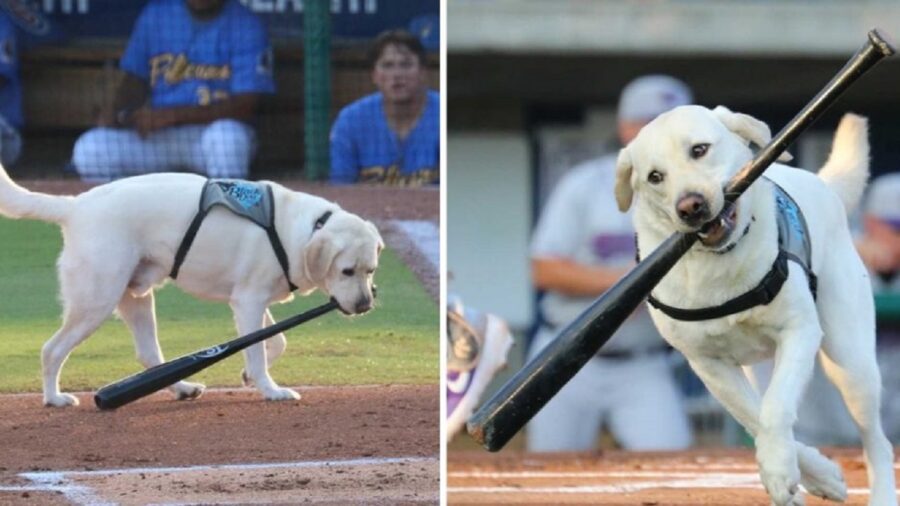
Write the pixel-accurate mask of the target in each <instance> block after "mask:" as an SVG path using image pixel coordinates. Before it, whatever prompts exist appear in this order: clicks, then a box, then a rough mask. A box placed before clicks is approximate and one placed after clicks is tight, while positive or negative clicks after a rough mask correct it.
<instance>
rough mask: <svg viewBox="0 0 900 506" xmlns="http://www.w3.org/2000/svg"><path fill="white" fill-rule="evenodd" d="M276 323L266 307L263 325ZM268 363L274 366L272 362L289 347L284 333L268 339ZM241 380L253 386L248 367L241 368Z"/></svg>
mask: <svg viewBox="0 0 900 506" xmlns="http://www.w3.org/2000/svg"><path fill="white" fill-rule="evenodd" d="M272 325H275V319H274V318H272V311H271V310H269V309H266V313H265V314H264V315H263V326H265V327H271V326H272ZM265 342H266V365H267V367H272V364H274V363H275V360H277V359H278V357H280V356H281V354H282V353H284V349H285V348H287V338H286V337H284V333H283V332H282V333H279V334H276V335H275V336H273V337H270V338H268V339H266V341H265ZM241 382H242V383H243V384H244V386H245V387H249V386H253V380H251V379H250V376H249V375H248V374H247V370H246V369H242V370H241Z"/></svg>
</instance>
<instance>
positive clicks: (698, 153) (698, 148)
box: [691, 142, 709, 160]
mask: <svg viewBox="0 0 900 506" xmlns="http://www.w3.org/2000/svg"><path fill="white" fill-rule="evenodd" d="M707 151H709V143H708V142H701V143H700V144H694V145H693V146H691V158H693V159H694V160H696V159H698V158H702V157H703V155H705V154H706V152H707Z"/></svg>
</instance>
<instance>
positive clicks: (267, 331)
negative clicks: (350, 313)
mask: <svg viewBox="0 0 900 506" xmlns="http://www.w3.org/2000/svg"><path fill="white" fill-rule="evenodd" d="M338 307H339V306H338V303H337V302H336V301H335V300H334V299H332V300H330V301H328V302H327V303H325V304H322V305H321V306H316V307H314V308H312V309H310V310H309V311H306V312H303V313H300V314H298V315H294V316H292V317H290V318H288V319H286V320H282V321H280V322H277V323H275V324H274V325H270V326H268V327H265V328H262V329H259V330H257V331H256V332H251V333H249V334H247V335H245V336H242V337H239V338H237V339H234V340H231V341H228V342H227V343H222V344H217V345H216V346H211V347H209V348H206V349H203V350H200V351H198V352H195V353H191V354H190V355H185V356H183V357H178V358H176V359H174V360H170V361H168V362H166V363H163V364H159V365H157V366H154V367H151V368H149V369H146V370H144V371H141V372H139V373H137V374H134V375H132V376H129V377H127V378H125V379H122V380H119V381H117V382H115V383H110V384H109V385H106V386H105V387H103V388H101V389H100V390H97V393H96V394H94V403H95V404H96V405H97V407H98V408H100V409H115V408H118V407H119V406H123V405H125V404H128V403H129V402H132V401H136V400H138V399H140V398H141V397H145V396H147V395H150V394H152V393H153V392H156V391H157V390H160V389H163V388H165V387H167V386H169V385H171V384H173V383H175V382H176V381H180V380H183V379H184V378H187V377H188V376H190V375H192V374H194V373H196V372H198V371H201V370H203V369H206V368H207V367H209V366H211V365H213V364H215V363H216V362H219V361H220V360H224V359H225V358H228V357H230V356H231V355H234V354H235V353H237V352H239V351H241V350H243V349H244V348H246V347H248V346H250V345H253V344H256V343H258V342H260V341H264V340H266V339H268V338H270V337H272V336H274V335H275V334H278V333H280V332H284V331H285V330H288V329H290V328H293V327H296V326H297V325H300V324H301V323H303V322H306V321H309V320H312V319H313V318H316V317H318V316H321V315H323V314H325V313H328V312H329V311H332V310H334V309H337V308H338Z"/></svg>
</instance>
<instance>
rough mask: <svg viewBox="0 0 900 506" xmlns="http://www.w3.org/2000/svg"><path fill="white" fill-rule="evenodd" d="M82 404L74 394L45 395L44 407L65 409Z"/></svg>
mask: <svg viewBox="0 0 900 506" xmlns="http://www.w3.org/2000/svg"><path fill="white" fill-rule="evenodd" d="M79 404H80V402H79V401H78V397H75V396H74V395H72V394H63V393H59V394H54V395H44V406H47V407H51V408H65V407H68V406H77V405H79Z"/></svg>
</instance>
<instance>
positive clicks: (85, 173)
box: [72, 126, 203, 182]
mask: <svg viewBox="0 0 900 506" xmlns="http://www.w3.org/2000/svg"><path fill="white" fill-rule="evenodd" d="M202 132H203V129H202V127H199V126H183V127H174V128H166V129H163V130H159V131H157V132H154V133H153V134H151V135H149V136H147V137H146V138H142V137H141V136H139V135H138V134H137V132H136V131H135V130H132V129H123V128H94V129H91V130H88V131H87V132H85V133H84V134H82V135H81V137H79V138H78V140H77V141H76V142H75V149H74V151H73V154H72V162H73V163H74V165H75V169H76V170H77V171H78V174H79V175H80V176H81V179H83V180H85V181H93V182H107V181H112V180H114V179H118V178H122V177H127V176H135V175H138V174H149V173H154V172H167V171H175V170H179V169H184V168H187V167H190V165H191V162H192V160H193V159H194V158H195V155H194V147H195V146H197V145H198V144H199V139H200V136H201V135H202Z"/></svg>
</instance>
